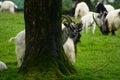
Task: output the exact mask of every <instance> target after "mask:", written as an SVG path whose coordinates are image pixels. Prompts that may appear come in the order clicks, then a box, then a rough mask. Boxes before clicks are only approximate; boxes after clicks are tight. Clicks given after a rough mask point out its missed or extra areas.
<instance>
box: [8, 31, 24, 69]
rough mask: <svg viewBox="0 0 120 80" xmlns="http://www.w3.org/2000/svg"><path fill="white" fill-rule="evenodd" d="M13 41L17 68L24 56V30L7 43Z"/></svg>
mask: <svg viewBox="0 0 120 80" xmlns="http://www.w3.org/2000/svg"><path fill="white" fill-rule="evenodd" d="M12 40H14V41H15V48H16V49H15V52H16V56H17V61H18V67H20V66H21V65H22V62H23V58H24V55H25V30H22V31H21V32H19V33H18V34H17V35H16V36H15V37H12V38H10V39H9V42H11V41H12Z"/></svg>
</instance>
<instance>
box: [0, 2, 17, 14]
mask: <svg viewBox="0 0 120 80" xmlns="http://www.w3.org/2000/svg"><path fill="white" fill-rule="evenodd" d="M15 8H17V5H15V4H14V3H13V2H12V1H4V2H2V3H1V8H0V11H5V10H8V11H9V12H11V13H14V9H15Z"/></svg>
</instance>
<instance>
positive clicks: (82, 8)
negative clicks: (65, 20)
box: [74, 2, 89, 18]
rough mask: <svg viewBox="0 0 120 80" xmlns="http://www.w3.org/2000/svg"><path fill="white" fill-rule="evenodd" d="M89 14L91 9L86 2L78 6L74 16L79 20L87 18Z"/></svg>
mask: <svg viewBox="0 0 120 80" xmlns="http://www.w3.org/2000/svg"><path fill="white" fill-rule="evenodd" d="M88 12H89V7H88V6H87V4H86V3H85V2H80V3H78V4H77V6H76V9H75V14H74V16H75V18H78V17H80V18H81V17H83V16H85V15H86V14H87V13H88Z"/></svg>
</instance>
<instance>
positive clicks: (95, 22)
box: [92, 13, 100, 27]
mask: <svg viewBox="0 0 120 80" xmlns="http://www.w3.org/2000/svg"><path fill="white" fill-rule="evenodd" d="M92 16H93V20H94V21H95V23H96V25H97V26H98V27H100V26H99V25H98V23H97V21H96V19H95V17H94V13H93V14H92Z"/></svg>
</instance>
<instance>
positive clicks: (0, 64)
mask: <svg viewBox="0 0 120 80" xmlns="http://www.w3.org/2000/svg"><path fill="white" fill-rule="evenodd" d="M4 69H7V65H6V64H5V63H3V62H2V61H0V70H4Z"/></svg>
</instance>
